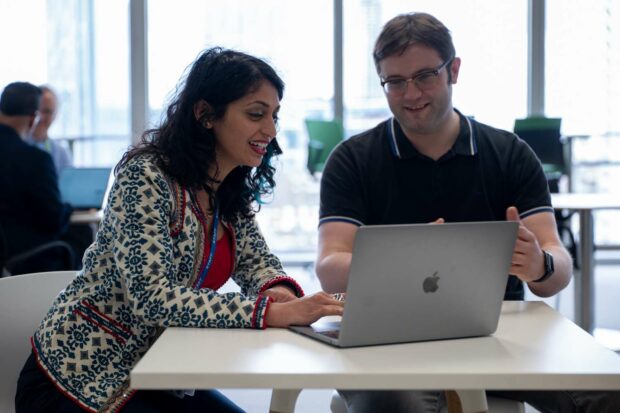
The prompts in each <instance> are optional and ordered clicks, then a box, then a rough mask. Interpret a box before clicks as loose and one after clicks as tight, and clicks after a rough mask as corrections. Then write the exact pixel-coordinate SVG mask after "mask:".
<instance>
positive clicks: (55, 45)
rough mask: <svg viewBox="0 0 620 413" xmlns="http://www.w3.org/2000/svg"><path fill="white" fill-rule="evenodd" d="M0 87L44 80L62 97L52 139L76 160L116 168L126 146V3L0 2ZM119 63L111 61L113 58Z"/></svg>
mask: <svg viewBox="0 0 620 413" xmlns="http://www.w3.org/2000/svg"><path fill="white" fill-rule="evenodd" d="M0 9H1V10H2V13H0V36H1V38H2V39H18V40H19V41H14V42H11V41H4V42H3V59H4V60H3V61H5V62H11V63H12V64H10V65H2V66H1V67H0V84H1V85H2V87H4V86H5V85H6V84H8V83H11V82H14V81H29V82H31V83H34V84H42V83H46V84H49V85H50V86H52V87H53V88H54V89H55V90H56V92H57V93H58V95H59V101H60V106H59V112H58V117H57V119H56V121H55V122H54V124H53V125H52V128H51V129H50V136H51V137H52V138H56V139H61V140H65V141H67V142H68V143H69V144H70V146H71V148H72V149H73V155H74V161H75V163H76V164H77V165H112V164H114V163H116V162H117V161H118V159H119V158H120V154H122V152H123V151H124V149H125V148H126V147H127V144H128V143H129V92H128V91H129V76H128V72H129V70H128V67H129V66H128V59H129V52H128V44H129V41H128V38H129V36H128V26H127V25H123V24H120V27H121V28H120V29H119V28H118V27H119V22H127V21H128V0H109V1H106V2H95V1H94V0H88V1H62V2H59V1H52V0H23V1H19V2H15V1H11V0H0ZM112 62H113V63H114V64H111V63H112Z"/></svg>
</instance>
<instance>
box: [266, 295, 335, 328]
mask: <svg viewBox="0 0 620 413" xmlns="http://www.w3.org/2000/svg"><path fill="white" fill-rule="evenodd" d="M343 308H344V302H342V301H339V300H336V299H334V298H333V296H332V295H331V294H327V293H324V292H319V293H316V294H312V295H308V296H306V297H302V298H296V299H294V300H291V301H287V302H274V303H271V304H270V305H269V309H268V310H267V316H266V318H265V321H266V322H267V326H269V327H288V326H291V325H302V326H305V325H309V324H312V323H314V322H315V321H316V320H318V319H319V318H321V317H325V316H328V315H342V310H343Z"/></svg>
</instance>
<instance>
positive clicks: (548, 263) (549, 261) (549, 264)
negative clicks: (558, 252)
mask: <svg viewBox="0 0 620 413" xmlns="http://www.w3.org/2000/svg"><path fill="white" fill-rule="evenodd" d="M543 256H544V259H545V273H544V274H543V275H542V277H540V278H539V279H537V280H534V282H535V283H541V282H543V281H545V280H546V279H548V278H549V277H551V276H552V275H553V272H554V271H555V267H554V266H553V255H551V254H550V253H548V252H547V251H545V250H543Z"/></svg>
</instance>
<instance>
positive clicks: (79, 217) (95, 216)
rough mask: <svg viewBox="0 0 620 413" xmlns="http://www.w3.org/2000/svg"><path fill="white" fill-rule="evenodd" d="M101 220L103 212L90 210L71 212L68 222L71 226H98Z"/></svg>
mask: <svg viewBox="0 0 620 413" xmlns="http://www.w3.org/2000/svg"><path fill="white" fill-rule="evenodd" d="M102 219H103V211H102V210H101V209H91V210H88V211H73V212H72V213H71V218H70V222H71V223H72V224H95V225H99V223H100V222H101V220H102Z"/></svg>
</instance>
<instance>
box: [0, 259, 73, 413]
mask: <svg viewBox="0 0 620 413" xmlns="http://www.w3.org/2000/svg"><path fill="white" fill-rule="evenodd" d="M75 274H76V272H75V271H57V272H42V273H35V274H24V275H15V276H13V277H6V278H0V331H1V333H0V366H2V374H0V412H13V411H14V409H15V402H14V400H15V389H16V387H17V378H18V376H19V372H20V371H21V368H22V366H23V365H24V362H25V361H26V358H27V357H28V354H30V351H31V348H32V347H31V346H30V337H31V336H32V334H33V333H34V332H35V330H36V329H37V327H38V326H39V323H40V322H41V320H43V317H44V316H45V314H46V313H47V311H48V310H49V308H50V306H51V304H52V302H53V300H54V298H56V296H57V295H58V293H59V292H60V291H62V290H63V289H64V288H65V287H66V286H67V285H68V284H69V283H70V282H71V280H72V279H73V278H75Z"/></svg>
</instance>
